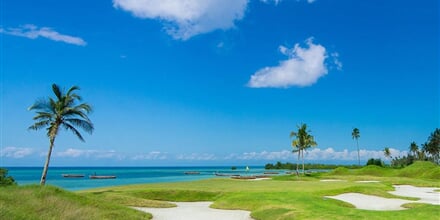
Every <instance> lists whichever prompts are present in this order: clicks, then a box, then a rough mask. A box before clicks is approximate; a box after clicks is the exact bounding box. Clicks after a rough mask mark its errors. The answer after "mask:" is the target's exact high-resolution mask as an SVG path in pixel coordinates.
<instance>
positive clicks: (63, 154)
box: [55, 148, 98, 157]
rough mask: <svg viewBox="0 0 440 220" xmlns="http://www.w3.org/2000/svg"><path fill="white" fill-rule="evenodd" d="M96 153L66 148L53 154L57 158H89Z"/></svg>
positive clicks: (94, 151)
mask: <svg viewBox="0 0 440 220" xmlns="http://www.w3.org/2000/svg"><path fill="white" fill-rule="evenodd" d="M97 152H98V151H96V150H81V149H74V148H68V149H67V150H65V151H62V152H57V153H55V155H56V156H58V157H80V156H84V157H90V156H91V155H93V154H96V153H97Z"/></svg>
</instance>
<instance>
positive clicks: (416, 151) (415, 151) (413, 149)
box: [409, 141, 419, 158]
mask: <svg viewBox="0 0 440 220" xmlns="http://www.w3.org/2000/svg"><path fill="white" fill-rule="evenodd" d="M409 151H410V152H411V153H412V154H413V156H414V158H416V157H417V156H418V155H419V146H418V145H417V144H416V142H414V141H413V142H411V145H410V146H409Z"/></svg>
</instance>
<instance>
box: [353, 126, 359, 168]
mask: <svg viewBox="0 0 440 220" xmlns="http://www.w3.org/2000/svg"><path fill="white" fill-rule="evenodd" d="M351 137H352V138H353V139H356V145H357V150H358V165H359V166H360V165H361V156H360V154H359V141H358V139H359V138H360V137H361V135H360V133H359V129H358V128H353V132H351Z"/></svg>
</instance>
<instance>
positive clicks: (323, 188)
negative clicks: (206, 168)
mask: <svg viewBox="0 0 440 220" xmlns="http://www.w3.org/2000/svg"><path fill="white" fill-rule="evenodd" d="M439 178H440V167H439V166H438V165H436V164H433V163H431V162H415V163H414V164H412V165H411V166H408V167H406V168H403V169H393V168H390V167H378V166H374V165H370V166H366V167H363V168H361V169H348V168H344V167H340V168H337V169H334V170H333V171H331V172H328V173H311V175H309V176H299V177H298V176H296V175H285V176H277V177H274V178H273V179H272V180H262V181H248V180H233V179H229V178H213V179H209V180H201V181H193V182H180V183H161V184H140V185H128V186H119V187H111V188H100V189H91V190H86V191H81V192H77V193H72V192H67V191H64V190H61V189H58V188H55V187H48V186H46V187H40V186H21V187H17V186H11V187H4V188H3V189H1V188H0V203H1V204H0V207H1V210H0V219H149V218H151V216H150V215H148V214H146V213H142V212H139V211H136V210H133V209H130V208H127V206H141V207H172V206H174V205H173V204H171V203H168V202H167V201H214V204H213V205H212V207H213V208H220V209H241V210H249V211H251V215H252V217H253V218H254V219H258V220H264V219H268V220H272V219H356V218H358V219H432V217H433V216H436V215H438V213H439V212H440V206H436V205H429V204H415V203H408V204H406V205H405V207H407V208H409V209H408V210H405V211H366V210H358V209H355V208H354V207H353V206H352V205H351V204H348V203H345V202H342V201H338V200H334V199H328V198H326V197H325V196H332V195H338V194H340V193H346V192H357V193H364V194H369V195H377V196H382V197H388V198H405V197H399V196H395V195H392V194H389V193H388V191H392V190H393V187H392V185H393V184H411V185H415V186H434V187H440V182H438V179H439ZM322 179H340V180H344V181H333V182H323V181H320V180H322ZM359 180H377V181H379V182H375V183H361V182H357V181H359ZM405 199H410V200H416V199H415V198H405Z"/></svg>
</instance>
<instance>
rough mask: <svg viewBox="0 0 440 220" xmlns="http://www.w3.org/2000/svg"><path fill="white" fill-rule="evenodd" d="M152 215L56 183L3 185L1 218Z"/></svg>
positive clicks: (145, 216)
mask: <svg viewBox="0 0 440 220" xmlns="http://www.w3.org/2000/svg"><path fill="white" fill-rule="evenodd" d="M151 217H152V216H151V215H150V214H147V213H142V212H138V211H136V210H132V209H130V208H127V207H124V206H121V205H117V204H114V203H112V202H111V201H106V200H101V199H98V198H97V197H95V196H84V195H78V194H76V193H72V192H68V191H65V190H62V189H60V188H57V187H54V186H44V187H40V186H38V185H30V186H10V187H2V188H0V219H79V220H81V219H151Z"/></svg>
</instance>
